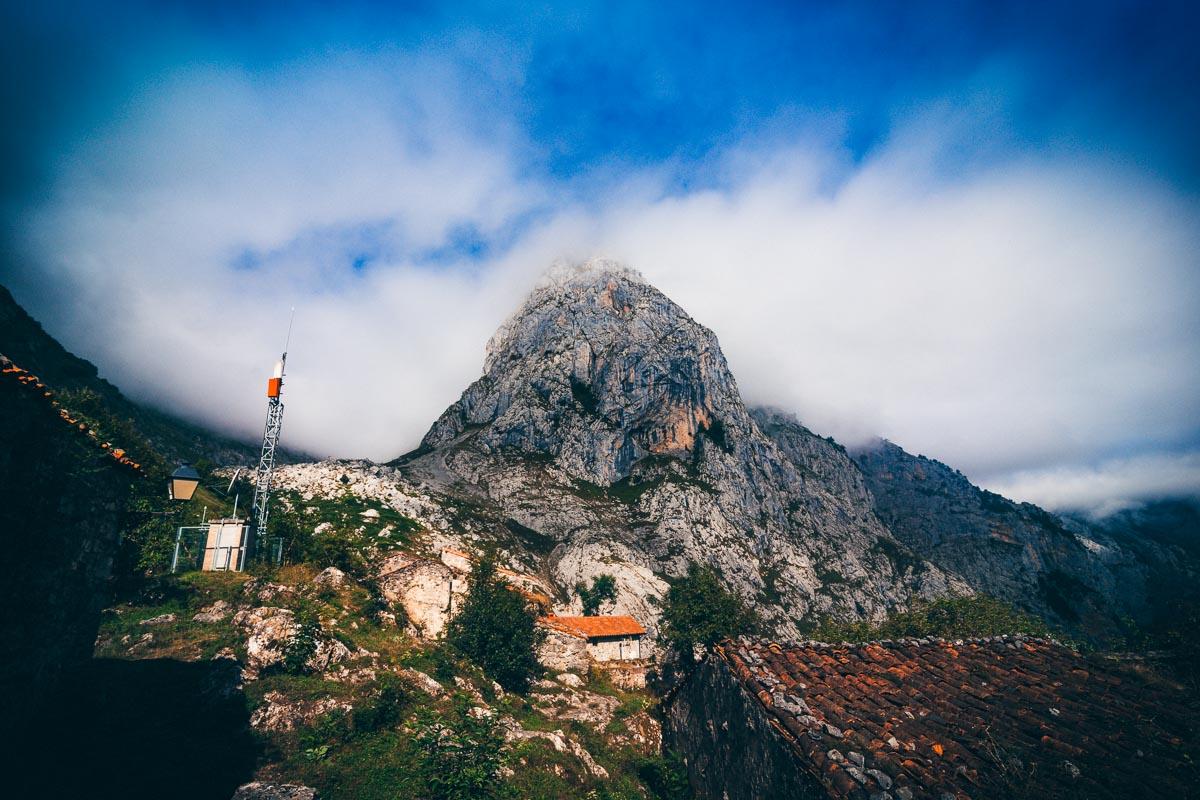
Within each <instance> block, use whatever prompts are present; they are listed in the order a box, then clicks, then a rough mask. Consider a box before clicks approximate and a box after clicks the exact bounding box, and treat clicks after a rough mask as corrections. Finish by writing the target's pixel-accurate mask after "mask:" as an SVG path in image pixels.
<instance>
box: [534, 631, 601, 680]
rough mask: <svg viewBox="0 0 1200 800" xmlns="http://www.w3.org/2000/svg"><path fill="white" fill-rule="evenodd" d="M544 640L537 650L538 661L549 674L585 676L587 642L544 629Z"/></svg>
mask: <svg viewBox="0 0 1200 800" xmlns="http://www.w3.org/2000/svg"><path fill="white" fill-rule="evenodd" d="M544 630H545V631H546V638H545V639H544V640H543V641H542V644H541V646H540V647H539V648H538V661H539V662H541V664H542V666H543V667H545V668H546V669H548V670H550V671H551V672H575V673H578V674H580V675H586V674H587V671H588V664H589V663H590V659H589V658H588V654H587V642H585V641H584V640H583V639H580V638H579V637H578V636H571V635H570V634H568V633H563V632H562V631H556V630H553V629H551V628H545V629H544Z"/></svg>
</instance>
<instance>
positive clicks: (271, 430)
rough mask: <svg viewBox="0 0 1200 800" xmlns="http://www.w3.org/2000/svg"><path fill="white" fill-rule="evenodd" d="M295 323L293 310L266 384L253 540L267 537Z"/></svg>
mask: <svg viewBox="0 0 1200 800" xmlns="http://www.w3.org/2000/svg"><path fill="white" fill-rule="evenodd" d="M295 320H296V309H295V308H293V309H292V317H291V320H289V321H288V333H287V339H286V340H285V341H284V344H283V356H281V357H280V359H279V362H278V363H277V364H276V365H275V373H274V374H273V375H272V376H271V378H270V379H268V380H267V425H266V429H265V430H264V431H263V443H262V455H261V456H260V457H259V459H258V470H257V475H256V478H255V483H254V504H253V505H252V506H251V508H250V520H251V524H253V525H254V533H255V537H256V539H261V538H262V537H263V536H265V535H266V533H267V517H268V515H269V514H270V507H269V503H270V500H271V478H272V477H273V473H274V472H275V448H276V447H277V446H278V444H279V432H280V430H282V428H283V376H284V370H285V368H286V367H287V350H288V345H289V344H291V342H292V323H293V322H295Z"/></svg>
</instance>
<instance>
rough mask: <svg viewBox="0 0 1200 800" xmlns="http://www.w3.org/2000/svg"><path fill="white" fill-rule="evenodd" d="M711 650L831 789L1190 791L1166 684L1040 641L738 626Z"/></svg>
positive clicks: (1183, 712)
mask: <svg viewBox="0 0 1200 800" xmlns="http://www.w3.org/2000/svg"><path fill="white" fill-rule="evenodd" d="M716 652H717V653H718V657H720V658H722V659H724V660H725V662H726V663H727V664H728V665H729V666H730V668H731V670H732V672H733V673H734V674H735V675H736V676H738V679H739V680H740V681H741V682H742V683H743V684H744V685H745V686H746V688H747V689H748V690H749V694H750V695H751V696H754V697H757V698H759V702H761V703H762V705H763V707H764V709H765V710H766V713H767V714H768V718H769V719H771V720H772V723H773V726H774V727H775V728H776V729H777V730H778V731H780V732H781V734H782V735H783V738H784V739H785V740H786V741H788V742H789V743H790V744H791V746H792V747H793V748H794V749H796V750H797V752H798V753H799V755H800V756H801V758H800V760H801V763H806V764H808V765H810V766H811V770H810V772H811V775H812V777H813V778H815V779H816V780H817V781H818V782H819V783H820V784H821V785H823V786H824V787H825V789H826V790H827V792H828V793H829V795H830V796H831V797H834V798H854V797H868V796H873V795H877V794H878V795H880V796H882V795H883V794H885V793H890V796H892V797H895V798H899V799H900V800H905V799H906V798H911V799H912V800H915V798H921V797H952V798H971V799H972V800H984V798H988V797H1010V796H1012V795H1013V794H1014V793H1019V791H1026V792H1032V794H1034V795H1036V796H1039V797H1046V798H1058V797H1079V796H1083V797H1094V798H1118V797H1120V798H1124V797H1142V796H1169V797H1170V796H1177V797H1182V796H1188V794H1189V792H1191V790H1192V785H1191V780H1190V775H1191V773H1190V771H1189V767H1188V766H1187V757H1186V755H1185V754H1184V752H1183V747H1184V746H1186V745H1189V744H1191V743H1193V742H1194V741H1195V740H1196V726H1195V720H1194V719H1193V716H1192V714H1191V712H1190V711H1188V709H1187V707H1186V704H1185V702H1184V701H1183V700H1182V698H1181V696H1180V694H1179V693H1178V692H1176V691H1174V690H1173V689H1171V688H1170V687H1166V686H1163V685H1159V684H1157V683H1154V684H1152V683H1151V682H1149V681H1147V680H1145V679H1143V678H1141V677H1140V676H1138V675H1135V674H1132V673H1130V674H1125V673H1118V672H1117V669H1116V668H1115V667H1110V666H1108V665H1106V664H1102V663H1095V664H1093V663H1090V662H1089V661H1086V660H1085V659H1084V658H1083V657H1081V656H1080V655H1078V654H1077V653H1075V652H1074V651H1073V650H1070V649H1069V648H1067V647H1064V646H1062V645H1061V644H1059V643H1057V642H1054V641H1052V640H1048V639H1039V638H1033V637H1003V636H996V637H984V638H981V639H963V640H955V641H953V642H948V641H943V640H940V639H933V638H928V637H926V638H923V639H904V640H894V641H883V642H872V643H868V644H864V645H848V644H841V645H830V644H826V643H820V642H804V643H801V644H797V645H789V646H786V647H785V646H781V645H778V644H776V643H767V642H761V641H755V640H752V639H747V638H744V637H742V638H739V639H738V640H737V641H729V642H726V643H724V645H723V646H722V647H720V648H717V650H716ZM843 753H844V755H843Z"/></svg>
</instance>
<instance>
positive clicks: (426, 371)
mask: <svg viewBox="0 0 1200 800" xmlns="http://www.w3.org/2000/svg"><path fill="white" fill-rule="evenodd" d="M970 125H971V123H970V120H965V121H964V120H963V119H961V118H950V117H943V116H937V115H929V116H925V117H922V118H919V119H914V120H912V121H911V122H910V123H909V124H908V125H907V126H902V127H901V129H900V130H899V131H898V132H897V134H896V136H895V137H893V140H892V144H891V145H889V146H886V147H884V148H882V149H881V150H880V151H878V152H877V153H875V154H874V155H873V156H872V157H871V158H869V159H868V160H867V161H865V162H863V163H861V164H853V163H851V162H850V161H849V160H848V159H847V158H846V157H845V154H844V153H842V152H841V151H839V150H838V149H837V147H836V144H831V140H830V138H829V135H828V132H825V133H820V132H814V133H811V134H810V135H811V138H806V139H805V140H804V141H792V142H781V139H780V137H778V136H775V137H773V138H772V139H771V140H770V143H763V142H758V143H755V144H749V143H747V144H744V145H743V146H741V147H733V148H731V149H730V150H728V151H727V152H724V153H722V154H717V155H716V156H715V157H714V160H715V162H716V164H717V167H718V168H717V169H716V170H715V173H716V174H717V175H719V176H720V177H721V179H722V182H721V185H720V188H712V189H700V190H694V191H690V192H686V193H679V192H676V191H671V190H669V188H668V187H669V186H670V185H671V184H670V181H669V176H668V169H667V168H666V167H664V168H662V169H661V170H655V169H646V170H643V171H641V172H638V173H635V174H631V175H629V176H628V177H627V179H625V180H624V181H622V182H619V183H616V184H614V183H612V182H610V181H603V182H600V181H597V182H596V184H598V185H600V186H602V187H603V188H599V189H597V188H594V186H593V185H591V184H588V183H587V182H588V181H589V176H580V177H579V178H578V180H577V181H566V182H561V181H560V182H554V181H550V180H549V179H533V178H530V177H528V174H527V172H526V171H525V170H524V169H523V168H522V166H521V158H522V155H521V154H522V153H524V152H527V148H528V147H529V143H528V142H527V141H525V140H523V139H522V137H521V134H520V127H519V125H517V124H516V122H515V121H514V120H513V119H509V118H506V117H505V116H504V115H503V114H501V113H500V112H499V111H498V110H497V108H494V107H490V106H487V105H486V104H481V103H480V102H479V98H478V96H477V93H473V92H472V91H471V90H470V89H464V88H463V81H462V79H461V78H460V76H457V75H455V74H454V71H453V69H452V67H448V66H446V65H445V64H441V63H435V62H430V61H429V60H428V59H425V58H423V57H421V56H419V55H417V56H404V55H395V54H393V55H390V56H388V57H387V59H386V60H382V61H378V62H370V63H362V62H353V63H351V62H338V63H333V64H332V65H326V66H325V67H323V68H321V69H317V68H315V67H314V68H309V69H307V70H306V71H300V72H290V73H287V74H278V75H274V76H268V77H267V78H264V77H263V76H255V77H254V78H253V79H251V77H249V76H247V75H244V74H241V73H238V72H236V71H222V70H216V69H211V70H204V71H189V72H182V73H179V74H177V75H175V76H173V77H171V78H170V79H169V80H164V81H162V82H161V83H159V84H156V85H155V86H154V87H152V88H149V89H147V90H146V93H145V94H144V95H142V96H141V97H140V98H139V99H138V100H137V102H136V103H134V104H133V110H132V113H131V114H130V115H129V116H128V117H127V118H125V119H123V120H120V121H117V122H114V123H112V125H111V126H110V127H109V128H108V129H106V130H104V131H100V132H97V134H96V135H95V136H94V137H93V138H92V139H90V140H89V141H87V142H84V143H82V144H81V146H80V147H79V148H78V149H77V150H76V151H75V152H74V153H73V154H72V155H71V157H70V158H69V159H66V160H64V162H63V163H62V165H61V168H60V171H59V180H58V182H57V184H56V186H55V187H54V190H53V192H52V193H51V194H50V195H49V197H48V199H47V200H46V202H45V203H44V204H42V205H41V206H40V207H38V208H37V209H34V210H32V211H31V213H30V214H29V216H28V217H27V219H26V220H25V223H26V224H25V231H26V235H27V238H26V242H25V244H26V246H27V251H28V253H29V255H30V257H31V259H32V263H35V264H36V265H37V270H36V274H32V275H30V274H27V275H26V276H24V278H23V279H22V280H24V281H25V285H26V288H27V291H26V293H25V294H24V295H22V294H21V293H20V292H18V299H21V300H24V301H25V302H27V303H28V304H29V305H30V306H31V310H32V311H33V312H34V313H35V314H36V315H38V316H40V317H42V318H44V319H45V321H46V322H47V327H48V328H49V329H50V330H51V332H52V333H54V334H55V335H57V336H59V337H60V338H61V339H63V340H64V342H65V344H67V346H68V347H70V348H71V349H73V350H75V351H76V352H79V353H80V354H82V355H85V356H86V357H89V358H91V359H93V360H94V361H96V362H97V363H98V364H99V365H100V366H101V369H102V372H104V373H105V374H107V375H109V376H111V377H112V378H113V379H114V380H115V381H116V382H117V383H118V384H119V385H121V386H122V387H124V388H126V389H127V390H128V391H129V392H130V393H131V394H134V395H135V396H139V397H143V398H150V399H152V400H154V401H156V402H159V403H161V404H164V405H166V406H168V407H172V408H177V409H181V410H183V411H185V412H186V413H188V414H191V415H194V416H196V417H198V418H199V419H201V420H203V421H204V422H207V423H208V424H211V425H216V426H219V427H222V428H224V429H227V430H232V431H235V432H239V433H242V434H246V435H249V436H254V435H256V434H257V432H258V431H259V430H260V426H261V417H262V414H263V407H262V406H263V399H262V382H263V380H265V377H266V375H267V373H268V371H269V369H270V366H271V362H272V361H273V359H274V358H275V357H276V350H277V348H278V347H279V346H281V344H282V341H281V340H282V336H283V332H284V327H285V326H286V320H287V313H288V308H289V307H290V306H292V305H295V306H296V307H297V323H296V325H297V327H296V333H295V335H294V337H293V342H292V347H291V370H290V377H291V380H290V382H289V386H288V390H287V400H288V403H289V407H288V412H287V420H286V423H285V427H284V438H285V443H286V444H288V445H291V446H295V447H301V448H305V449H309V450H311V451H314V452H316V453H319V454H335V455H342V456H369V457H372V458H378V459H383V458H389V457H392V456H394V455H396V454H398V453H400V452H402V451H404V450H406V449H408V448H410V447H413V446H415V444H416V443H417V441H418V440H419V438H420V436H421V434H422V433H423V432H424V430H425V429H426V428H427V427H428V425H429V424H430V422H432V420H433V419H434V418H435V417H436V416H437V414H438V413H440V412H441V410H442V409H443V408H444V407H445V406H446V405H447V404H449V403H450V402H451V401H453V400H454V399H455V398H456V397H457V395H458V393H459V392H460V391H461V390H462V389H463V388H464V387H465V385H466V384H467V383H468V382H469V381H470V380H472V379H473V378H474V377H476V376H477V375H478V373H479V369H480V365H481V363H482V353H483V346H484V343H485V342H486V340H487V338H488V336H489V335H490V334H491V332H492V330H493V329H494V328H495V326H496V325H497V324H498V323H499V322H500V321H501V320H502V319H503V318H504V317H505V316H507V314H508V313H509V312H510V311H511V309H512V308H513V307H514V306H515V305H516V304H517V303H518V302H519V300H520V297H521V295H522V294H523V293H524V291H525V290H526V289H527V288H528V287H529V286H531V285H532V283H533V281H534V279H535V277H536V275H537V274H538V273H539V272H540V271H541V270H542V269H544V268H545V267H546V266H547V265H548V264H549V263H550V262H551V261H552V260H553V259H554V258H556V257H559V256H564V255H565V256H575V257H586V256H588V255H592V254H594V253H603V254H606V255H612V256H616V257H619V258H622V259H625V260H627V261H629V262H630V263H631V264H632V265H633V266H636V267H637V268H639V269H640V270H641V271H642V272H643V273H644V274H645V275H646V276H647V278H648V279H650V280H651V281H652V282H654V283H655V284H656V285H658V286H659V288H661V289H662V290H663V291H664V292H666V293H667V294H668V295H669V296H671V297H672V298H673V299H675V300H676V301H678V302H679V303H680V304H681V305H683V306H684V307H685V308H686V309H687V310H688V311H689V312H690V313H691V314H692V315H693V316H694V317H695V318H697V319H698V320H700V321H701V322H703V323H705V324H707V325H709V326H710V327H712V328H713V329H714V330H715V331H716V332H717V334H718V336H719V337H720V339H721V342H722V344H723V346H724V348H725V351H726V354H727V356H728V357H729V360H730V362H731V365H732V366H733V368H734V371H735V374H736V375H737V377H738V379H739V381H740V383H741V386H742V388H743V391H744V393H745V394H746V395H747V397H748V398H749V399H750V400H751V401H758V402H770V403H773V404H776V405H779V406H782V407H785V408H790V409H793V410H795V411H797V412H798V413H799V414H800V416H801V417H802V418H803V419H804V420H805V421H806V422H807V423H808V424H809V425H810V426H811V427H813V428H815V429H816V430H818V431H820V432H822V433H832V434H833V435H835V436H837V437H839V438H842V439H843V440H846V441H848V442H854V441H857V440H861V439H864V438H866V437H868V436H873V435H877V434H882V435H884V436H887V437H888V438H890V439H892V440H894V441H896V442H898V443H899V444H901V445H903V446H905V447H906V448H908V449H910V450H913V451H918V452H922V453H925V454H927V455H931V456H934V457H937V458H939V459H941V460H944V461H946V462H948V463H950V464H952V465H954V466H956V467H959V468H962V469H963V470H964V471H965V472H967V473H968V474H970V475H981V476H988V477H989V479H990V480H992V481H993V483H992V485H997V486H1004V485H1009V486H1011V487H1012V488H1011V491H1013V492H1015V493H1029V492H1033V493H1032V494H1018V497H1020V498H1021V499H1026V498H1027V497H1034V496H1037V497H1045V498H1053V497H1054V495H1053V492H1052V491H1051V489H1050V488H1049V487H1051V486H1052V485H1053V482H1054V481H1055V480H1059V481H1061V482H1062V483H1063V484H1064V489H1063V491H1064V492H1065V491H1067V489H1068V488H1069V487H1070V486H1072V485H1074V484H1073V481H1074V480H1075V478H1073V477H1071V476H1072V475H1074V474H1075V473H1070V474H1068V473H1065V472H1061V471H1060V470H1061V469H1062V468H1065V467H1064V465H1072V464H1081V463H1085V464H1086V463H1095V462H1097V461H1098V460H1102V459H1104V458H1106V457H1108V456H1110V455H1111V454H1112V453H1115V452H1126V451H1128V449H1129V448H1131V447H1134V446H1136V447H1138V448H1141V449H1143V450H1145V449H1149V450H1154V449H1156V448H1165V449H1170V448H1178V447H1179V446H1180V445H1181V444H1186V443H1188V442H1189V441H1194V439H1195V436H1196V435H1197V433H1198V431H1197V420H1200V336H1198V335H1197V317H1196V314H1195V309H1196V308H1197V307H1200V278H1198V273H1200V266H1198V264H1197V260H1196V256H1195V254H1196V253H1197V252H1200V241H1198V240H1200V233H1198V232H1200V225H1197V222H1198V221H1200V213H1198V211H1197V208H1196V206H1195V204H1194V202H1193V201H1191V200H1189V199H1186V198H1183V197H1180V196H1177V195H1175V194H1172V192H1171V191H1169V190H1168V189H1166V188H1164V187H1162V186H1158V185H1154V184H1152V183H1149V182H1147V181H1144V180H1141V179H1139V178H1138V177H1137V176H1133V175H1128V174H1121V173H1119V172H1117V171H1115V170H1114V169H1111V168H1109V167H1107V166H1106V165H1104V164H1099V163H1086V162H1075V163H1069V164H1068V163H1061V162H1038V161H1011V160H1010V161H1008V162H1005V163H994V164H993V165H992V166H991V167H990V168H988V167H985V166H982V165H979V164H976V165H974V166H973V167H972V168H971V169H970V170H969V171H966V172H964V173H963V174H958V175H956V174H952V173H949V172H947V170H946V166H945V165H946V163H947V162H948V159H947V157H946V152H945V151H946V150H947V148H953V147H957V146H959V145H960V144H961V143H962V142H963V141H969V139H970V136H971V129H970ZM814 131H819V128H814ZM806 136H809V135H806ZM950 160H951V161H952V159H950ZM585 186H586V187H587V189H586V191H585V189H584V187H585ZM531 218H532V219H536V220H537V222H536V223H528V222H527V223H526V224H524V226H523V227H519V228H516V230H518V231H519V232H520V233H519V235H518V236H517V239H516V241H515V242H514V243H513V244H512V246H511V247H510V248H508V249H506V250H504V251H503V252H502V253H501V254H499V255H493V256H488V257H485V258H483V259H482V260H478V261H473V262H472V261H459V262H456V263H451V264H448V265H442V266H429V265H427V264H424V265H423V264H419V263H415V262H414V258H415V256H414V254H415V253H417V252H420V251H422V250H425V249H427V248H430V247H436V246H437V245H438V244H439V243H442V242H444V241H445V239H446V236H447V235H448V233H449V232H450V231H452V230H454V229H455V228H456V226H461V225H470V226H473V227H474V228H475V229H477V230H479V231H482V232H483V233H484V234H485V235H487V234H489V233H493V232H503V231H508V230H512V229H513V227H512V226H513V225H514V224H515V221H516V220H528V219H531ZM356 249H366V250H370V251H371V252H370V255H371V257H372V258H373V260H372V261H371V263H370V264H369V266H368V267H367V268H366V269H365V270H363V271H362V272H358V273H356V272H354V271H353V270H351V269H350V267H349V263H350V260H351V259H352V257H353V255H354V253H355V252H356ZM239 258H245V259H250V260H253V261H255V262H256V263H257V264H258V266H257V267H256V268H254V269H246V268H237V267H235V266H234V265H235V263H237V262H238V259H239ZM30 287H33V288H30ZM16 288H18V289H20V284H19V283H18V286H17V287H16ZM56 292H57V293H58V294H55V293H56ZM1172 465H1174V466H1172ZM1185 466H1186V465H1181V464H1180V463H1179V462H1176V461H1170V460H1169V459H1168V460H1167V461H1164V462H1163V465H1162V468H1161V469H1156V470H1147V471H1144V472H1142V473H1139V474H1144V475H1146V476H1147V478H1146V480H1147V481H1149V482H1150V483H1152V482H1153V481H1158V482H1159V483H1160V484H1161V485H1163V486H1167V485H1170V486H1173V487H1178V486H1179V485H1181V483H1180V482H1181V481H1182V482H1183V483H1184V484H1186V483H1187V482H1188V481H1189V480H1192V479H1194V477H1195V476H1194V474H1193V473H1191V472H1188V471H1187V469H1185ZM1176 468H1178V469H1176ZM1173 470H1174V471H1173ZM1031 471H1032V472H1031ZM1016 473H1020V474H1023V475H1035V474H1036V475H1038V476H1041V477H1039V478H1038V479H1037V481H1035V482H1034V484H1023V483H1020V482H1015V481H1016V478H1013V479H1012V481H1013V482H1010V483H1005V478H1004V476H1011V475H1014V474H1016ZM998 476H999V477H998ZM1055 476H1058V477H1057V478H1056V477H1055ZM1035 484H1036V487H1041V488H1035V489H1030V488H1026V487H1027V486H1034V485H1035ZM1106 485H1108V486H1110V487H1111V491H1112V493H1113V495H1112V496H1113V497H1118V496H1120V497H1124V496H1125V494H1124V493H1123V492H1124V490H1123V489H1121V488H1120V485H1119V483H1116V482H1114V483H1111V484H1106ZM1148 487H1149V483H1147V484H1146V485H1145V486H1143V489H1144V490H1145V491H1149V488H1148ZM1038 492H1041V493H1040V494H1038ZM1143 493H1144V492H1143ZM1064 496H1065V495H1064ZM1045 502H1048V503H1051V502H1057V501H1052V500H1051V499H1047V500H1045Z"/></svg>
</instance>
